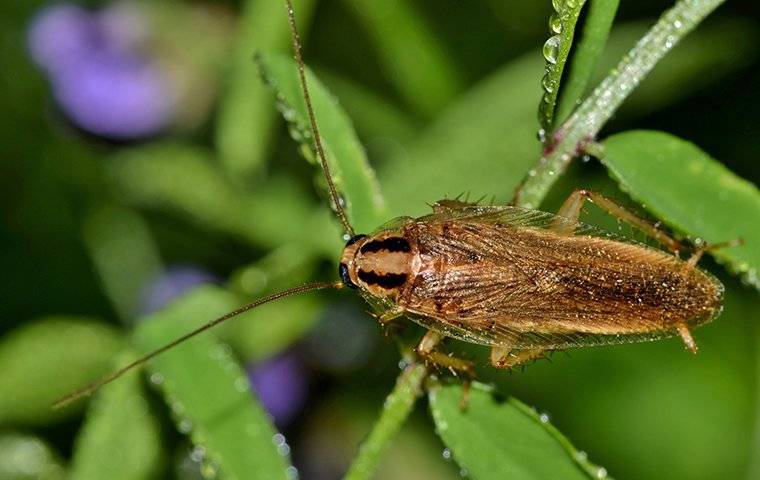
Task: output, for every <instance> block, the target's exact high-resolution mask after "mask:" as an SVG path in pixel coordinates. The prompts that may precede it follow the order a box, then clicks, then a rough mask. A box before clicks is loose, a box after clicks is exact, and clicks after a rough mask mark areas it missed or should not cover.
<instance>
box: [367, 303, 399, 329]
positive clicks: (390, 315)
mask: <svg viewBox="0 0 760 480" xmlns="http://www.w3.org/2000/svg"><path fill="white" fill-rule="evenodd" d="M405 311H406V310H404V308H403V307H400V306H397V307H394V308H392V309H390V310H387V311H385V312H383V313H381V314H380V315H374V317H375V318H376V319H377V321H378V322H380V325H382V326H383V327H384V326H386V325H388V323H390V322H392V321H393V320H395V319H397V318H398V317H400V316H402V315H403V314H404V312H405Z"/></svg>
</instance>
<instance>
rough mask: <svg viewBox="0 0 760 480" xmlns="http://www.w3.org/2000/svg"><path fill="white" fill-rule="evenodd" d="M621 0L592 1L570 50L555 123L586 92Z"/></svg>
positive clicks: (561, 119)
mask: <svg viewBox="0 0 760 480" xmlns="http://www.w3.org/2000/svg"><path fill="white" fill-rule="evenodd" d="M618 4H619V0H591V1H590V2H589V5H588V7H587V9H588V11H587V12H586V19H585V21H584V22H583V25H582V30H581V35H580V38H579V39H578V41H576V42H575V45H574V47H573V49H572V50H571V51H570V61H569V65H568V66H569V68H568V71H567V73H566V74H565V79H564V80H563V81H562V85H561V88H560V91H559V102H558V104H557V109H556V114H555V120H554V124H557V125H558V124H561V123H562V122H564V121H565V119H566V118H567V117H568V116H569V115H570V113H571V112H572V111H573V109H575V107H576V106H577V104H578V102H579V100H580V98H581V96H582V95H583V94H584V93H585V91H586V87H587V86H588V83H589V80H590V78H591V76H592V75H593V73H594V69H595V68H596V65H597V62H598V61H599V58H600V57H601V55H602V52H603V51H604V47H605V46H606V44H607V37H608V36H609V34H610V29H611V28H612V21H613V20H614V19H615V13H616V12H617V9H618Z"/></svg>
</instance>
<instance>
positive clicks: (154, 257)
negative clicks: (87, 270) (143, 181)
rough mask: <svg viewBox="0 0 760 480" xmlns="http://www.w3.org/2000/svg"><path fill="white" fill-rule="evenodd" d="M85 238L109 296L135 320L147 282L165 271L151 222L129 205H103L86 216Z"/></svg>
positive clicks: (123, 313)
mask: <svg viewBox="0 0 760 480" xmlns="http://www.w3.org/2000/svg"><path fill="white" fill-rule="evenodd" d="M84 240H85V243H86V244H87V249H88V250H89V252H90V257H91V258H92V263H93V264H94V265H95V268H96V270H97V272H98V276H99V277H100V281H101V282H102V283H103V286H104V290H105V292H106V294H107V295H108V298H109V299H110V300H111V303H113V306H114V308H115V309H116V311H117V312H118V313H119V316H120V317H121V318H122V320H123V321H126V322H132V321H133V320H134V318H135V315H136V314H137V311H138V308H139V302H140V295H141V294H142V293H143V288H144V287H145V284H146V283H147V282H148V281H149V280H150V279H152V278H154V277H155V276H156V275H158V274H160V273H161V271H162V264H161V256H160V254H159V252H158V247H157V246H156V245H155V243H154V241H153V238H152V236H151V232H150V230H149V229H148V225H147V224H146V223H145V221H144V220H143V219H142V218H141V217H140V215H139V214H137V213H136V212H134V211H132V210H130V209H128V208H123V207H119V206H116V205H102V206H99V207H97V208H95V209H94V210H93V211H92V212H90V213H89V215H88V216H87V219H86V220H85V224H84Z"/></svg>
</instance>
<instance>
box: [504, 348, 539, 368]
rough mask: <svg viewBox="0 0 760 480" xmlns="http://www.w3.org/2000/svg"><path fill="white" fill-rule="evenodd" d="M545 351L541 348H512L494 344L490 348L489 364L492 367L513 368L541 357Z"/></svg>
mask: <svg viewBox="0 0 760 480" xmlns="http://www.w3.org/2000/svg"><path fill="white" fill-rule="evenodd" d="M545 352H546V349H543V348H533V349H527V350H513V349H512V347H509V346H494V347H492V348H491V365H492V366H493V367H494V368H506V369H509V368H513V367H516V366H518V365H521V364H524V363H526V362H529V361H530V360H533V359H536V358H539V357H541V356H542V355H543V354H544V353H545Z"/></svg>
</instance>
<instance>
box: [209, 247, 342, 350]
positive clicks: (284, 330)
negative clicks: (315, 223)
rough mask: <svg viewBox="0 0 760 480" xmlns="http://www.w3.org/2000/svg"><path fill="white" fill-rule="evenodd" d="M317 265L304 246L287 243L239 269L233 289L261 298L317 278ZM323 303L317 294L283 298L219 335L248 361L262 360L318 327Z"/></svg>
mask: <svg viewBox="0 0 760 480" xmlns="http://www.w3.org/2000/svg"><path fill="white" fill-rule="evenodd" d="M336 250H337V249H336ZM314 264H315V259H314V257H313V256H312V255H310V254H309V252H308V251H305V250H304V248H303V245H301V244H294V243H292V244H286V245H282V246H280V247H279V248H277V249H276V250H273V251H272V252H271V253H269V254H268V255H267V256H265V257H263V258H261V259H259V260H257V261H256V262H254V263H253V264H251V265H248V266H245V267H243V268H240V269H238V270H237V271H236V272H235V273H234V274H233V276H232V279H231V280H230V285H231V286H232V287H233V288H234V289H235V290H236V291H239V292H241V293H243V294H244V297H245V298H247V299H254V298H261V297H263V296H264V295H269V294H271V293H274V292H275V291H278V290H284V289H286V288H289V287H293V286H295V285H297V284H299V283H305V282H307V281H309V280H311V279H313V278H314V277H313V276H312V275H313V274H314V271H315V268H314V267H315V265H314ZM240 303H243V300H241V301H240ZM323 305H324V301H323V297H322V296H321V295H320V294H319V293H316V294H314V295H301V296H295V297H289V298H283V299H281V300H278V301H277V302H275V303H272V304H270V305H262V306H261V307H259V308H257V309H256V310H254V311H252V312H250V313H248V314H247V316H246V318H245V320H244V321H233V322H228V323H227V324H226V325H221V326H220V327H219V332H218V333H219V337H220V338H222V339H223V340H224V341H226V342H227V343H229V344H230V345H231V346H232V347H233V348H234V350H235V351H236V352H237V353H238V354H239V355H240V356H241V357H242V358H244V359H245V360H246V361H252V360H261V359H263V358H266V357H269V356H272V355H274V354H276V353H278V352H280V351H281V350H283V349H285V348H287V347H288V346H289V345H291V344H292V343H293V342H294V341H296V340H297V339H299V338H301V336H303V334H304V333H305V332H307V331H308V330H309V329H310V328H311V327H312V326H313V325H314V323H315V322H316V320H317V316H318V315H319V313H320V312H321V311H322V306H323Z"/></svg>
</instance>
